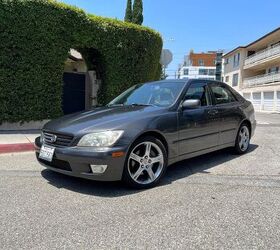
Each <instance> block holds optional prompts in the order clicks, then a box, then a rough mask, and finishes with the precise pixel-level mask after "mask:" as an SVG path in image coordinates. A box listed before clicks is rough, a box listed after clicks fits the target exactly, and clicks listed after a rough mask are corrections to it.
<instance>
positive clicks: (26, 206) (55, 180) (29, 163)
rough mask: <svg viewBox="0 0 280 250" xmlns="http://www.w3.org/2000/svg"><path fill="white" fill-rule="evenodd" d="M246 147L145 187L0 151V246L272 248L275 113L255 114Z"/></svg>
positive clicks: (277, 177)
mask: <svg viewBox="0 0 280 250" xmlns="http://www.w3.org/2000/svg"><path fill="white" fill-rule="evenodd" d="M257 119H258V122H259V125H258V128H257V131H256V135H255V137H254V138H253V139H252V145H251V149H250V152H249V153H248V154H246V155H243V156H236V155H232V154H231V152H230V151H229V150H222V151H219V152H216V153H212V154H208V155H205V156H201V157H198V158H194V159H191V160H188V161H184V162H181V163H179V164H176V165H174V166H171V167H170V168H169V170H168V171H167V174H166V177H165V178H164V180H163V182H162V184H161V186H158V187H156V188H153V189H150V190H145V191H134V190H130V189H127V188H126V187H124V186H123V185H122V184H120V183H97V182H91V181H86V180H81V179H76V178H72V177H67V176H64V175H60V174H57V173H53V172H50V171H48V170H45V169H43V168H42V167H41V166H40V165H39V164H38V163H37V162H36V160H35V157H34V155H33V153H24V154H23V153H22V154H15V155H1V156H0V232H1V233H0V248H1V249H60V248H65V249H108V248H109V249H111V248H114V249H123V248H125V249H127V248H131V249H135V248H136V249H159V248H160V249H166V248H168V249H171V248H172V249H173V248H179V249H279V248H280V115H277V114H271V115H267V114H258V115H257Z"/></svg>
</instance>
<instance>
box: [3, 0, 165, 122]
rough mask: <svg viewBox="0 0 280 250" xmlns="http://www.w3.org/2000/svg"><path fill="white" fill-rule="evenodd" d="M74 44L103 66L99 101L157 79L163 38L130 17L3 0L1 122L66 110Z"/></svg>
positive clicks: (49, 3)
mask: <svg viewBox="0 0 280 250" xmlns="http://www.w3.org/2000/svg"><path fill="white" fill-rule="evenodd" d="M70 48H75V49H77V50H78V51H80V52H81V53H82V55H83V57H84V58H85V61H86V62H87V65H88V68H89V69H90V68H91V58H92V57H93V56H97V55H98V63H99V66H100V68H102V76H101V77H102V88H101V91H100V93H99V96H98V100H99V102H100V103H101V104H105V103H107V102H108V101H110V100H111V99H112V98H113V97H115V96H116V95H118V94H119V93H120V92H122V91H123V90H125V89H127V88H128V87H130V86H131V85H134V84H136V83H139V82H146V81H151V80H155V79H158V62H159V57H160V52H161V48H162V39H161V37H160V35H159V34H158V33H156V32H155V31H153V30H151V29H149V28H145V27H141V26H138V25H135V24H131V23H125V22H121V21H117V20H113V19H108V18H101V17H97V16H94V15H89V14H86V13H85V12H84V11H82V10H80V9H78V8H75V7H70V6H68V5H65V4H62V3H57V2H55V1H48V0H41V1H39V0H0V122H3V121H8V122H18V121H31V120H42V119H51V118H55V117H58V116H60V115H61V114H62V110H61V102H62V99H61V97H62V76H63V70H64V62H65V61H66V59H67V57H68V53H69V50H70Z"/></svg>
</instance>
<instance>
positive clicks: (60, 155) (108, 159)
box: [35, 137, 127, 181]
mask: <svg viewBox="0 0 280 250" xmlns="http://www.w3.org/2000/svg"><path fill="white" fill-rule="evenodd" d="M41 146H42V145H41V143H40V137H38V138H36V140H35V151H36V157H37V159H38V161H39V163H40V164H42V165H43V166H45V167H46V168H48V169H50V170H53V171H55V172H59V173H62V174H66V175H70V176H75V177H80V178H85V179H90V180H96V181H119V180H121V179H122V173H123V168H124V164H125V157H126V155H125V154H124V155H123V156H121V157H116V158H114V157H113V156H112V154H113V153H114V152H126V151H127V148H126V147H112V148H103V149H95V148H82V147H56V148H55V153H54V157H53V161H52V162H48V161H45V160H42V159H39V153H40V148H41ZM90 165H107V169H106V171H105V172H104V173H102V174H94V173H92V170H91V168H90Z"/></svg>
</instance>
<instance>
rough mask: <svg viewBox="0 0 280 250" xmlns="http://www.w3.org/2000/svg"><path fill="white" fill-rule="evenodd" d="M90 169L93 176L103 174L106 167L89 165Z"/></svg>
mask: <svg viewBox="0 0 280 250" xmlns="http://www.w3.org/2000/svg"><path fill="white" fill-rule="evenodd" d="M90 168H91V171H92V173H94V174H103V173H104V172H105V171H106V169H107V165H90Z"/></svg>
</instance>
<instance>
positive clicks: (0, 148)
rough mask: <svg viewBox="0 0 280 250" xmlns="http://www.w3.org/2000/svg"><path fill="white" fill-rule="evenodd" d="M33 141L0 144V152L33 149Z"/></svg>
mask: <svg viewBox="0 0 280 250" xmlns="http://www.w3.org/2000/svg"><path fill="white" fill-rule="evenodd" d="M34 149H35V148H34V145H33V143H17V144H0V154H5V153H16V152H26V151H33V150H34Z"/></svg>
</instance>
